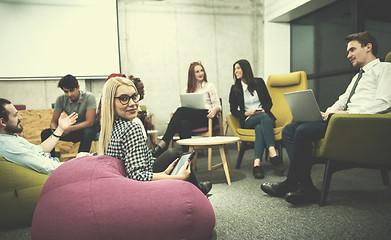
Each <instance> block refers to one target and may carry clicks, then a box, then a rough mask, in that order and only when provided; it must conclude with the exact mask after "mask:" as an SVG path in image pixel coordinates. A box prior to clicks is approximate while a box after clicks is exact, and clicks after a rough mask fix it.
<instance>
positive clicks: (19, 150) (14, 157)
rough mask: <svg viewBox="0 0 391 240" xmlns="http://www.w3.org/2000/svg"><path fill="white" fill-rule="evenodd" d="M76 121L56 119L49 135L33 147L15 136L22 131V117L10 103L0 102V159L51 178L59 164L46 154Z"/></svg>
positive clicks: (2, 100)
mask: <svg viewBox="0 0 391 240" xmlns="http://www.w3.org/2000/svg"><path fill="white" fill-rule="evenodd" d="M77 117H78V115H77V114H76V113H72V114H70V115H69V116H68V117H66V118H61V117H60V118H59V120H58V126H57V128H56V129H55V130H54V131H53V133H52V135H51V136H50V137H49V138H47V139H46V140H45V141H44V142H42V143H41V144H40V145H34V144H32V143H30V142H28V141H27V140H26V139H24V138H22V137H19V136H18V135H16V134H15V133H21V132H22V131H23V127H22V125H21V120H22V117H21V116H20V115H19V113H18V111H17V110H16V108H15V107H14V105H12V104H11V102H10V101H8V100H6V99H4V98H0V157H4V158H5V159H7V160H8V161H10V162H13V163H16V164H18V165H21V166H23V167H26V168H29V169H32V170H35V171H37V172H39V173H42V174H51V173H52V172H53V171H54V170H55V169H56V168H57V167H58V166H60V165H61V162H60V161H59V160H58V158H56V157H51V155H50V151H51V150H52V149H53V148H54V147H55V145H56V144H57V142H58V140H59V139H60V137H61V135H62V134H63V132H64V131H65V130H67V129H68V128H69V127H70V126H72V124H74V123H75V122H76V119H77Z"/></svg>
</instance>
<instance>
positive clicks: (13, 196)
mask: <svg viewBox="0 0 391 240" xmlns="http://www.w3.org/2000/svg"><path fill="white" fill-rule="evenodd" d="M48 177H49V176H48V175H44V174H40V173H37V172H36V171H34V170H31V169H27V168H25V167H22V166H20V165H17V164H15V163H12V162H9V161H7V160H5V159H4V158H3V157H0V213H1V214H0V228H16V227H25V226H30V225H31V220H32V219H33V214H34V210H35V207H36V206H37V203H38V199H39V194H40V192H41V189H42V187H43V184H44V183H45V181H46V179H47V178H48Z"/></svg>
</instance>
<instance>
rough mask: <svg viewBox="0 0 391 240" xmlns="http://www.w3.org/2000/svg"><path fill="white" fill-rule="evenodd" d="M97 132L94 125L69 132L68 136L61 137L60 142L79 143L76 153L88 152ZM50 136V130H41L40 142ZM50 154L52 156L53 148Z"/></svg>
mask: <svg viewBox="0 0 391 240" xmlns="http://www.w3.org/2000/svg"><path fill="white" fill-rule="evenodd" d="M97 132H98V127H97V126H96V125H94V126H92V127H87V128H83V129H81V130H79V131H73V132H70V133H69V134H68V135H66V136H63V137H61V138H60V140H61V141H67V142H74V143H76V142H80V146H79V151H78V152H90V149H91V144H92V141H93V140H94V139H95V136H96V133H97ZM50 135H52V130H51V129H50V128H48V129H45V130H43V131H42V132H41V142H43V141H45V140H46V139H47V138H49V137H50ZM50 153H51V155H52V156H54V154H55V149H54V148H53V150H52V151H51V152H50Z"/></svg>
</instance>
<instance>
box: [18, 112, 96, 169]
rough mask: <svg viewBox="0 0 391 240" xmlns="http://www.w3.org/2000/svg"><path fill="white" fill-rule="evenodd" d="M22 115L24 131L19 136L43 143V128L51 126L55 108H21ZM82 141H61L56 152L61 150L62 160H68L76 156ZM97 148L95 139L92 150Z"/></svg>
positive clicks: (34, 142) (33, 142)
mask: <svg viewBox="0 0 391 240" xmlns="http://www.w3.org/2000/svg"><path fill="white" fill-rule="evenodd" d="M18 112H19V114H20V115H21V116H22V118H23V119H22V126H23V132H21V133H20V134H19V136H21V137H24V138H25V139H27V140H28V141H29V142H30V143H32V144H36V145H38V144H41V132H42V130H44V129H46V128H49V126H50V122H51V120H52V115H53V109H40V110H20V111H18ZM79 145H80V143H79V142H78V143H73V142H66V141H59V142H58V143H57V145H56V152H57V151H58V152H60V158H59V159H60V161H66V160H69V159H71V158H74V157H76V155H77V152H78V149H79ZM96 149H97V141H93V142H92V145H91V151H90V152H95V151H96Z"/></svg>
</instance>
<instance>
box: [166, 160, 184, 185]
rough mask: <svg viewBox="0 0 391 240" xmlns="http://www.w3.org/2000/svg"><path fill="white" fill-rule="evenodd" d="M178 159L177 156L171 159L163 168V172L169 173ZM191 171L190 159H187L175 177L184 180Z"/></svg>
mask: <svg viewBox="0 0 391 240" xmlns="http://www.w3.org/2000/svg"><path fill="white" fill-rule="evenodd" d="M178 161H179V158H177V159H175V161H173V162H172V163H171V164H170V165H169V166H168V167H167V168H166V170H164V172H163V173H164V174H166V175H170V173H171V172H172V170H173V169H174V167H175V165H176V164H177V163H178ZM190 173H191V169H190V161H187V162H186V163H185V164H184V165H183V166H182V168H181V169H180V170H179V172H178V173H177V174H176V175H175V176H176V178H175V179H180V180H186V179H187V178H188V177H189V175H190Z"/></svg>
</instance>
